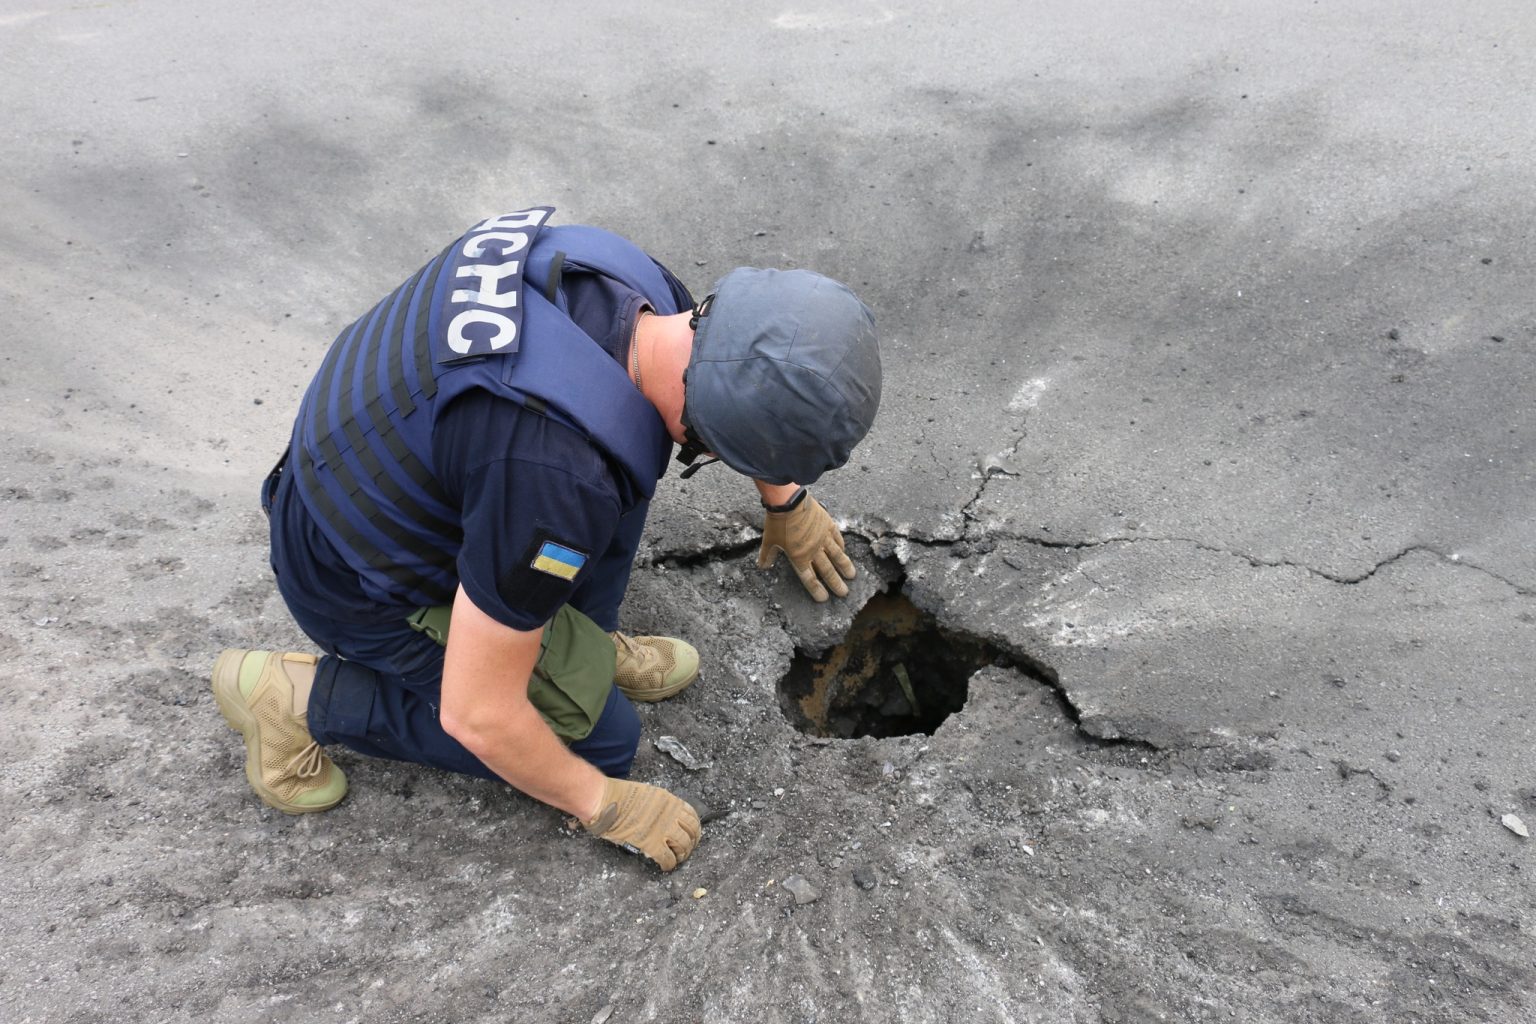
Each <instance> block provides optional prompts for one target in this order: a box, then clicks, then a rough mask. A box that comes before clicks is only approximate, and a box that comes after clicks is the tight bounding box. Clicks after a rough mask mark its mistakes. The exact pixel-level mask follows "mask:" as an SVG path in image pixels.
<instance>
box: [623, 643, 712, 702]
mask: <svg viewBox="0 0 1536 1024" xmlns="http://www.w3.org/2000/svg"><path fill="white" fill-rule="evenodd" d="M610 635H611V636H612V637H613V646H614V647H615V648H616V649H617V651H618V662H617V664H616V665H615V666H614V671H613V681H614V682H615V683H617V684H618V687H619V692H620V693H622V694H624V696H626V697H628V698H629V699H630V700H643V701H657V700H666V699H667V698H668V697H670V696H672V695H673V694H675V693H680V692H681V691H683V690H684V689H686V688H687V687H688V684H689V683H692V682H693V681H694V680H695V679H697V678H699V652H698V651H696V650H694V649H693V645H691V644H686V643H684V642H683V641H681V640H674V639H672V638H671V637H669V636H625V635H624V634H623V633H619V632H614V633H612V634H610Z"/></svg>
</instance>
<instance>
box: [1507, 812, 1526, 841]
mask: <svg viewBox="0 0 1536 1024" xmlns="http://www.w3.org/2000/svg"><path fill="white" fill-rule="evenodd" d="M1499 820H1500V821H1502V822H1503V823H1504V827H1505V828H1507V829H1509V830H1510V831H1511V832H1513V833H1514V834H1515V835H1517V836H1519V837H1520V838H1521V839H1529V838H1530V837H1531V830H1530V829H1528V828H1526V827H1525V822H1523V821H1521V820H1520V819H1519V817H1517V816H1516V815H1513V814H1506V815H1504V817H1502V818H1500V819H1499Z"/></svg>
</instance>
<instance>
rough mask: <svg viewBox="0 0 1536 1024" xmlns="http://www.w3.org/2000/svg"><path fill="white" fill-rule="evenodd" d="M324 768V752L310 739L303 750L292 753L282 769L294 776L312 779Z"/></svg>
mask: <svg viewBox="0 0 1536 1024" xmlns="http://www.w3.org/2000/svg"><path fill="white" fill-rule="evenodd" d="M324 768H325V754H324V753H322V752H321V750H320V744H318V743H316V742H315V741H314V740H310V741H309V744H308V745H307V746H305V747H304V749H303V750H301V751H299V752H298V753H297V754H294V755H293V757H291V758H290V759H289V760H288V764H287V767H286V768H285V769H284V770H285V771H287V772H288V773H290V774H291V775H293V776H294V777H295V778H299V779H312V778H314V777H315V776H316V775H319V774H320V772H321V771H322V770H324Z"/></svg>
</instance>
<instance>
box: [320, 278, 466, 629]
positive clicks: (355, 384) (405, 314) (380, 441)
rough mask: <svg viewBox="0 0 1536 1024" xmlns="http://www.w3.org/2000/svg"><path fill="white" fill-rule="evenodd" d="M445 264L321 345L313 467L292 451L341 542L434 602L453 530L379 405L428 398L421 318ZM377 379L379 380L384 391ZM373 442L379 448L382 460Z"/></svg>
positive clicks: (446, 575) (403, 407)
mask: <svg viewBox="0 0 1536 1024" xmlns="http://www.w3.org/2000/svg"><path fill="white" fill-rule="evenodd" d="M446 263H447V253H446V252H445V253H443V254H442V255H440V256H438V257H437V259H435V260H433V261H432V262H431V263H429V264H428V265H427V266H426V267H424V268H422V270H421V271H419V272H418V273H417V274H415V275H414V276H413V277H412V278H411V279H410V280H409V281H407V282H406V283H405V284H404V285H402V286H401V287H400V288H398V289H396V290H395V292H394V293H392V294H391V295H390V296H388V297H386V298H385V299H384V301H382V302H380V303H379V304H378V305H377V306H375V307H374V308H373V310H372V311H371V312H370V313H368V314H367V315H365V316H364V317H362V318H361V319H359V320H358V321H357V322H356V323H354V324H353V325H352V327H351V328H349V329H348V330H347V331H345V332H343V335H342V337H341V338H339V339H338V340H337V342H336V343H335V344H334V345H333V346H332V347H331V351H330V352H329V353H328V354H327V356H326V359H325V362H324V363H323V364H322V365H321V368H320V372H319V374H318V375H317V378H316V382H315V385H314V386H313V388H312V390H311V395H310V400H311V408H309V409H308V410H306V412H307V413H308V415H309V417H310V423H309V426H310V437H311V438H312V439H313V443H314V446H315V448H316V449H317V450H318V454H319V463H318V465H317V463H316V460H315V459H314V458H313V457H312V455H311V452H310V450H309V446H307V445H304V444H300V445H298V446H297V449H298V450H297V453H296V454H297V456H298V461H299V466H298V469H299V472H300V474H301V482H302V483H303V484H304V490H305V491H306V492H308V493H309V495H310V497H311V498H313V499H316V504H317V505H318V506H320V507H318V508H316V510H315V511H316V512H317V513H318V514H319V515H320V517H321V518H322V519H323V520H325V521H326V522H327V523H328V524H329V525H330V526H331V528H332V529H333V530H335V531H336V532H337V533H338V534H339V535H340V539H341V540H342V541H343V542H344V543H345V545H346V546H347V547H348V548H351V549H352V550H353V551H355V552H357V553H358V554H360V555H362V556H363V557H364V558H365V559H366V561H367V562H368V564H369V565H371V566H372V567H373V568H374V569H376V570H377V571H379V572H381V573H383V574H384V575H386V576H388V577H389V578H390V579H392V580H394V581H395V582H396V583H397V584H399V585H401V586H403V587H406V588H408V589H409V590H411V591H412V592H415V593H421V594H424V595H428V596H433V597H436V598H444V599H445V598H447V597H450V596H451V593H452V587H451V586H450V585H449V583H448V581H449V580H451V579H452V578H453V575H454V573H453V554H452V551H453V550H454V549H456V548H457V546H458V543H459V539H460V537H461V535H462V532H461V530H460V528H459V525H458V523H457V520H456V516H455V515H454V514H453V512H452V509H451V506H450V505H449V504H448V501H447V497H446V495H444V494H443V492H442V488H441V486H440V485H439V484H438V482H437V479H436V477H435V476H434V475H433V473H432V471H431V470H430V469H429V468H428V467H427V466H426V465H425V464H424V463H423V462H422V461H421V459H420V458H418V457H417V455H416V454H415V453H414V452H412V451H411V450H410V448H409V447H408V446H407V445H406V443H405V441H404V439H402V438H401V437H400V435H399V433H398V431H397V430H396V428H395V426H394V423H393V422H392V418H391V416H390V410H389V408H388V406H389V405H391V404H392V405H394V406H395V407H396V408H397V409H398V415H399V416H401V417H404V416H407V415H410V414H411V413H413V412H415V411H416V408H417V402H416V401H415V399H416V398H418V397H419V398H421V399H424V400H430V399H431V398H432V396H433V395H435V394H436V391H437V383H436V380H435V379H434V377H433V373H432V363H431V356H430V346H429V344H428V339H427V324H428V320H429V313H430V310H431V305H432V296H433V293H434V289H435V287H436V284H437V279H438V277H439V275H440V274H441V272H442V269H443V267H444V266H445V265H446ZM407 347H409V348H410V350H411V353H412V357H413V358H412V363H413V368H414V370H415V375H416V380H415V382H414V388H413V387H412V383H413V382H411V381H410V380H408V378H407V371H406V365H405V350H406V348H407ZM364 352H366V353H368V356H369V357H370V358H369V359H368V360H367V362H365V364H364V365H363V366H362V374H361V379H360V380H359V379H358V363H359V356H360V354H361V353H364ZM381 378H382V380H383V381H385V382H387V383H388V392H387V394H386V392H385V391H384V389H383V387H382V386H381ZM380 445H382V447H383V449H384V450H386V451H387V452H388V455H387V456H386V457H385V458H384V459H382V460H381V458H380V455H381V453H380V451H379V450H378V446H380ZM348 452H350V453H351V456H352V460H355V462H356V464H357V467H358V468H359V469H360V470H361V472H362V473H363V474H365V475H366V479H367V481H368V482H371V484H372V490H373V492H374V494H375V495H377V496H381V497H382V498H384V499H385V501H386V502H387V504H388V506H389V509H390V511H393V512H395V513H396V514H395V515H391V514H390V512H389V511H386V510H385V509H384V508H381V507H380V505H379V503H378V502H377V501H375V500H374V496H373V495H370V493H369V490H370V489H369V488H367V487H366V486H365V484H364V480H363V478H361V477H360V476H359V475H358V474H357V473H356V472H354V470H353V465H352V462H351V461H349V459H348V458H347V453H348ZM385 463H389V464H392V465H393V466H394V467H396V470H397V472H399V473H401V474H403V475H404V476H405V477H406V478H407V479H408V480H409V481H410V483H411V484H413V485H415V487H416V488H418V489H419V493H420V494H421V495H422V496H423V500H420V501H419V500H417V497H415V496H413V495H412V494H411V493H409V492H408V491H407V490H406V488H405V487H404V486H403V485H402V484H401V482H400V481H399V480H398V479H396V477H395V476H394V475H393V474H392V473H391V472H390V470H389V468H388V467H387V466H386V464H385ZM321 467H323V468H324V469H325V470H328V471H329V472H330V473H331V474H332V475H333V476H334V477H335V479H336V482H337V483H338V484H339V485H340V486H341V488H342V489H343V490H344V491H345V492H346V494H347V496H348V499H349V503H350V504H351V505H352V507H353V509H355V510H356V513H357V514H358V515H360V516H361V517H362V518H363V519H364V520H366V522H367V524H368V526H369V527H370V528H371V529H372V530H375V531H377V532H378V533H380V534H382V535H383V536H384V537H386V538H388V540H389V541H390V542H391V543H392V544H393V545H395V547H396V549H397V551H403V552H407V553H409V555H410V556H411V557H410V558H409V559H401V558H399V557H398V555H395V556H390V555H387V554H385V553H384V552H382V551H381V550H380V547H379V545H378V544H377V543H376V542H373V541H370V540H369V538H368V537H367V535H366V533H365V532H364V530H363V529H362V528H361V527H360V526H359V525H358V524H357V522H356V518H357V517H356V516H355V515H353V516H349V515H346V514H345V513H343V511H342V509H341V508H339V507H338V505H337V503H336V502H335V501H334V500H333V499H332V498H331V496H330V495H329V494H327V493H326V488H325V487H324V486H323V485H322V482H321V480H320V476H319V470H320V468H321ZM432 505H436V506H437V508H438V509H440V510H442V511H435V510H434V509H433V508H432V507H431V506H432ZM400 517H404V518H405V520H406V522H402V521H401V519H400ZM407 522H408V523H410V524H412V525H414V526H415V527H416V528H417V529H411V528H410V527H409V526H407V525H406V523H407ZM418 531H420V532H418ZM426 534H430V535H431V536H430V537H429V536H427V535H426ZM412 560H414V561H416V562H417V563H418V564H417V565H416V566H414V567H413V566H411V565H410V564H409V562H410V561H412ZM423 570H424V571H423ZM433 577H436V579H433Z"/></svg>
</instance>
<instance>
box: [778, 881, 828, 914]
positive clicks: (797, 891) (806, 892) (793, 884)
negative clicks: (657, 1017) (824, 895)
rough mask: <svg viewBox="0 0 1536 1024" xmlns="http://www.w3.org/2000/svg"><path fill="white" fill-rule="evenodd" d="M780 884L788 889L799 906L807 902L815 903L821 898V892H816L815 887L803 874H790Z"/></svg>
mask: <svg viewBox="0 0 1536 1024" xmlns="http://www.w3.org/2000/svg"><path fill="white" fill-rule="evenodd" d="M781 884H782V885H783V886H784V888H786V889H788V890H789V893H790V895H791V896H793V897H794V898H795V903H796V904H798V905H799V906H802V907H803V906H805V904H807V903H815V902H816V901H817V900H819V899H821V893H819V892H817V891H816V887H815V886H813V885H811V883H810V882H807V881H806V880H805V876H803V875H790V876H789V877H788V878H786V879H784V881H783V882H782V883H781Z"/></svg>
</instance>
